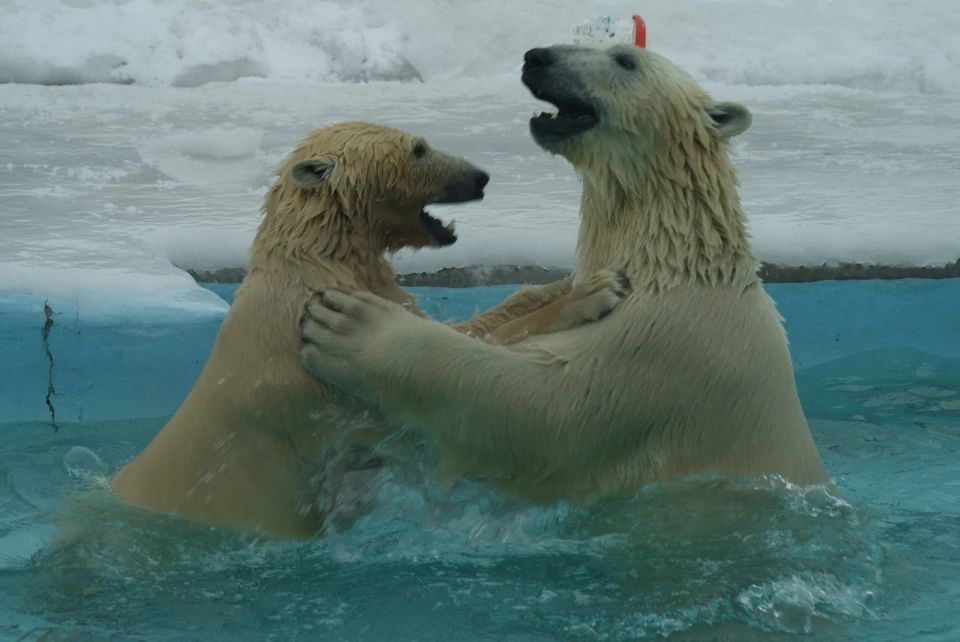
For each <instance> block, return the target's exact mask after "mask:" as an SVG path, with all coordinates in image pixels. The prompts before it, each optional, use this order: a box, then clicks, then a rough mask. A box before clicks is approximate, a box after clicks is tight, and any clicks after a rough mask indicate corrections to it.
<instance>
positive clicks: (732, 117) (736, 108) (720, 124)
mask: <svg viewBox="0 0 960 642" xmlns="http://www.w3.org/2000/svg"><path fill="white" fill-rule="evenodd" d="M707 114H708V115H709V116H710V118H711V120H713V124H714V125H716V127H717V131H718V132H719V133H720V135H721V136H725V137H727V138H733V137H734V136H739V135H740V134H742V133H743V132H745V131H747V130H748V129H750V125H751V124H752V123H753V114H751V113H750V110H749V109H747V108H746V107H744V106H743V105H741V104H740V103H714V104H713V105H711V106H709V107H707Z"/></svg>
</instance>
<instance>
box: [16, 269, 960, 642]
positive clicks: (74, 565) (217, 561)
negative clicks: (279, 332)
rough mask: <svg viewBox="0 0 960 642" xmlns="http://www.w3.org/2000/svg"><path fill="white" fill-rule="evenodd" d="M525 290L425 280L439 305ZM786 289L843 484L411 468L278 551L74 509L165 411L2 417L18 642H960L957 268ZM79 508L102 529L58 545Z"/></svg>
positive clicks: (815, 425)
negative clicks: (553, 494)
mask: <svg viewBox="0 0 960 642" xmlns="http://www.w3.org/2000/svg"><path fill="white" fill-rule="evenodd" d="M512 289H513V288H509V287H504V288H482V289H477V290H474V291H456V290H439V289H423V290H420V291H419V292H418V293H419V294H420V295H421V304H422V305H423V307H424V308H425V309H426V310H427V311H428V312H430V313H431V314H434V315H436V316H438V317H441V318H446V317H451V316H453V317H463V316H467V315H469V314H470V313H471V312H472V311H473V308H474V306H479V307H487V306H488V305H491V304H493V303H496V302H497V301H499V300H501V299H502V298H503V296H504V295H505V294H506V293H507V292H509V291H512ZM769 289H770V291H771V294H773V296H774V297H775V298H776V299H777V300H778V303H779V307H780V309H781V311H782V312H783V314H784V316H785V317H786V318H787V323H788V329H789V332H790V336H791V344H792V347H793V353H794V356H795V361H797V378H798V386H799V388H800V393H801V398H802V400H803V402H804V406H805V408H806V411H807V414H808V416H809V418H810V421H811V429H812V431H813V433H814V437H815V439H816V440H817V444H818V446H819V448H820V450H821V452H822V454H823V457H824V460H825V463H826V465H827V468H828V469H829V471H830V473H831V474H832V475H833V476H834V477H835V478H836V480H837V483H838V486H839V488H840V491H841V494H842V497H843V499H842V500H837V499H834V498H831V497H830V496H828V495H826V494H824V493H822V492H819V491H817V490H815V489H814V490H810V491H806V492H799V491H796V490H795V489H789V488H786V487H785V485H784V484H783V483H781V482H780V481H779V480H777V479H775V478H760V479H747V480H723V479H694V480H684V481H678V482H675V483H671V484H667V485H660V486H655V487H650V488H645V489H643V490H642V491H641V492H639V493H637V494H636V496H633V497H625V498H617V499H611V500H609V501H607V502H604V503H603V504H601V505H598V506H595V507H592V508H591V509H590V510H589V511H575V510H572V509H570V508H569V507H567V506H565V505H562V504H559V505H552V506H545V507H534V506H529V505H526V504H524V503H523V502H516V501H510V500H506V499H503V498H500V497H497V496H496V495H494V494H493V493H490V492H489V491H488V490H486V489H485V488H483V487H482V486H479V485H474V484H469V483H463V484H460V485H458V486H457V487H455V488H454V489H452V491H450V492H441V491H440V490H438V487H437V485H434V484H430V483H429V476H430V471H429V470H428V469H422V470H421V469H419V468H417V467H411V468H410V469H404V470H398V471H397V472H396V475H395V476H394V477H393V478H392V479H391V480H390V481H389V482H388V483H387V484H385V486H384V487H383V489H382V491H381V497H380V499H381V501H380V504H379V506H378V508H377V509H376V510H375V512H374V513H373V514H371V515H369V516H368V517H366V518H364V519H363V520H362V521H361V522H360V523H359V524H358V525H357V526H356V527H355V528H354V529H353V530H352V531H350V532H348V533H345V534H341V535H338V536H334V537H332V538H329V539H326V540H324V541H317V542H309V543H277V542H270V541H263V540H257V539H255V538H251V537H242V536H236V535H229V534H225V533H222V532H220V531H218V530H216V529H210V528H204V527H197V526H193V525H190V524H187V523H183V522H180V521H178V520H176V519H174V518H172V517H167V516H154V515H143V514H140V513H135V514H129V513H126V512H118V511H115V510H112V509H111V508H110V507H97V509H96V510H86V511H83V512H79V511H73V512H71V511H70V510H69V509H68V508H67V507H66V505H65V503H64V500H63V498H64V496H66V495H68V494H69V493H70V492H71V491H83V492H87V493H93V494H94V496H95V495H96V494H97V493H98V492H101V493H102V490H100V491H98V490H97V489H98V488H100V487H101V486H102V483H103V479H104V475H105V474H109V473H111V472H112V471H115V470H116V469H117V468H118V467H120V466H121V465H122V464H123V463H124V462H125V461H127V460H128V459H129V458H131V457H132V456H134V455H135V454H136V453H137V452H138V451H139V450H140V449H141V448H142V447H143V446H144V445H146V443H147V442H148V441H149V440H150V439H151V438H152V436H153V435H154V434H155V433H156V431H157V430H158V429H159V428H160V427H161V426H162V424H163V423H164V421H165V419H166V417H158V418H145V419H142V420H136V421H123V422H99V423H85V424H83V425H80V426H71V425H65V426H61V429H60V430H59V432H57V433H53V432H52V431H51V430H50V428H49V425H47V424H42V423H15V424H14V423H6V424H2V430H3V438H2V441H0V639H14V640H40V639H71V640H84V639H96V640H103V639H110V640H172V639H176V640H194V639H195V640H211V639H229V640H235V641H239V640H358V641H360V640H362V641H366V640H370V641H373V640H398V641H411V642H412V641H415V640H416V641H420V642H426V641H432V640H444V641H445V642H458V641H460V640H463V641H467V640H470V641H474V640H491V641H492V640H508V641H512V642H521V641H538V642H540V641H548V640H611V641H612V640H636V639H663V637H664V636H666V638H667V639H670V640H794V639H798V640H799V639H803V640H807V639H810V640H878V641H881V640H903V639H910V640H925V641H926V640H930V641H939V640H943V641H948V640H949V641H955V640H957V639H960V617H958V616H957V614H956V610H955V606H954V605H955V604H957V603H960V325H958V319H960V303H958V302H960V283H957V282H956V281H943V282H918V281H903V282H872V283H846V284H838V283H824V284H807V285H774V286H770V288H769ZM232 290H233V288H230V287H224V288H220V291H221V293H222V294H223V296H225V298H228V299H229V296H230V295H231V293H232ZM158 358H161V357H159V356H158ZM172 410H173V409H171V412H172ZM0 420H2V418H0ZM65 514H66V515H71V514H72V515H73V518H72V520H73V521H71V522H68V523H72V524H76V523H77V522H78V521H79V522H81V523H82V524H83V525H84V526H85V527H86V528H85V529H84V530H82V532H84V533H86V534H85V535H84V536H83V537H81V538H79V539H77V540H73V541H72V543H71V545H70V546H67V547H61V548H59V549H57V550H55V551H54V550H51V549H50V548H49V547H46V546H45V545H44V544H45V542H47V540H48V539H49V538H50V536H51V535H52V533H53V532H54V530H55V524H56V523H57V519H58V517H59V516H62V515H65ZM71 635H73V636H75V637H69V636H71ZM44 636H47V637H44ZM57 636H60V637H57Z"/></svg>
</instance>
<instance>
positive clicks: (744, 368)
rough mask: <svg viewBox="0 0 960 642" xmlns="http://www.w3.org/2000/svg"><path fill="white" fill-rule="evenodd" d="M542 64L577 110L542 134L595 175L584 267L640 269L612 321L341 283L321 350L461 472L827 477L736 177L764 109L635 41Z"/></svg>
mask: <svg viewBox="0 0 960 642" xmlns="http://www.w3.org/2000/svg"><path fill="white" fill-rule="evenodd" d="M523 82H524V84H525V85H526V86H527V87H528V88H529V89H530V91H531V92H532V93H533V95H534V96H535V97H537V98H539V99H541V100H544V101H546V102H549V103H552V104H553V105H554V106H556V108H557V110H558V112H557V113H556V114H547V113H544V114H541V115H540V116H539V117H534V118H533V119H532V120H531V121H530V130H531V133H532V135H533V138H534V139H535V141H536V142H537V143H538V144H539V145H540V147H542V148H543V149H544V150H546V151H548V152H550V153H553V154H559V155H561V156H563V157H564V158H566V159H567V160H568V161H569V162H570V163H571V164H572V165H573V167H574V168H575V169H576V171H577V172H578V173H579V174H580V175H581V176H582V178H583V194H582V200H581V208H580V216H581V227H580V232H579V238H578V240H577V255H576V264H575V268H574V277H573V278H574V282H575V283H577V282H580V281H582V280H583V279H585V278H587V276H588V275H590V274H592V273H593V272H594V271H596V270H598V269H600V268H613V269H618V270H619V269H622V270H623V271H624V272H625V273H626V275H627V276H628V277H629V278H630V280H631V282H632V284H633V291H632V293H631V294H630V295H629V296H628V297H627V299H626V300H625V301H624V302H623V303H622V304H621V305H620V306H619V307H618V308H616V309H615V310H614V311H613V312H612V314H610V315H609V316H608V317H607V318H606V319H605V320H603V321H601V322H599V323H597V324H592V325H589V326H584V327H582V328H579V329H575V330H571V331H569V332H564V333H560V334H555V335H551V336H543V337H536V338H532V339H530V340H527V341H524V342H522V343H521V344H519V345H516V346H512V347H497V346H491V345H484V344H482V343H480V342H475V341H474V342H471V341H470V340H469V339H467V338H466V337H463V336H462V335H458V334H457V333H456V332H454V331H453V330H451V329H450V328H447V327H444V326H442V325H440V324H438V323H433V322H430V321H427V320H423V319H418V318H415V317H413V316H411V315H408V314H404V312H403V309H402V308H400V307H399V306H397V305H396V304H393V303H390V302H388V301H385V300H384V299H382V298H380V297H377V296H374V295H371V294H366V293H362V292H353V293H342V292H332V291H328V292H326V293H325V294H324V296H323V297H322V298H319V299H315V300H314V301H312V302H311V303H310V304H309V306H308V318H307V320H306V322H305V323H304V324H303V335H304V338H305V341H306V342H307V343H306V344H305V345H304V347H303V348H302V350H301V356H302V359H303V363H304V366H305V367H306V369H307V370H308V371H310V372H311V373H312V374H314V375H315V376H317V377H319V378H321V379H323V380H325V381H327V382H329V383H331V384H333V385H335V386H337V387H339V388H341V389H343V390H344V391H346V392H348V393H350V394H352V395H355V396H357V397H359V398H360V399H362V400H363V401H365V402H366V403H367V404H369V405H370V406H371V407H375V408H378V409H379V410H380V411H382V412H383V414H384V415H385V416H387V417H389V418H390V419H391V420H394V421H405V422H408V423H409V424H410V425H412V426H415V427H418V428H419V429H422V430H423V431H424V433H425V434H426V435H428V436H429V437H430V438H431V440H432V442H433V443H435V444H436V446H437V448H438V451H439V453H440V457H441V461H442V463H443V464H444V466H445V467H446V469H447V470H448V471H450V472H451V473H453V474H466V475H473V476H484V477H487V478H490V479H491V481H492V482H493V483H495V484H496V485H497V486H498V487H499V488H500V489H501V490H505V491H508V492H513V493H518V494H521V495H523V496H527V497H530V498H534V499H542V500H553V499H559V498H564V499H568V500H571V501H573V502H576V503H581V502H589V501H591V500H595V499H597V498H599V497H602V496H604V495H607V494H611V493H616V492H618V491H630V490H634V489H637V488H639V487H641V486H643V485H645V484H648V483H650V482H654V481H659V480H667V479H671V478H678V477H683V476H688V475H694V474H708V473H715V474H721V475H725V476H730V477H736V476H748V475H760V474H768V473H773V474H780V475H782V476H784V477H785V478H786V479H788V480H789V481H791V482H793V483H795V484H800V485H808V484H816V483H823V482H827V481H828V476H827V473H826V470H825V469H824V466H823V463H822V461H821V459H820V455H819V453H818V452H817V448H816V446H815V444H814V442H813V439H812V437H811V435H810V431H809V428H808V426H807V422H806V419H805V417H804V414H803V410H802V408H801V406H800V401H799V399H798V396H797V391H796V385H795V381H794V375H793V369H792V367H791V361H790V354H789V350H788V346H787V338H786V334H785V332H784V329H783V326H782V319H781V317H780V316H779V314H778V313H777V311H776V309H775V306H774V302H773V301H772V300H771V298H770V297H769V296H768V295H767V293H766V292H765V290H764V287H763V284H762V282H761V280H760V278H759V277H758V276H757V268H758V261H757V259H756V258H755V257H754V254H753V252H752V250H751V247H750V242H749V237H748V234H747V231H746V225H745V219H744V215H743V213H742V211H741V207H740V200H739V196H738V193H737V187H738V180H737V176H736V171H735V169H734V166H733V163H732V162H731V159H730V149H729V139H730V138H731V137H733V136H736V135H738V134H741V133H743V132H744V131H746V130H747V128H748V127H749V126H750V124H751V122H752V116H751V114H750V112H749V111H748V110H747V109H746V108H745V107H744V106H742V105H739V104H735V103H721V102H715V101H713V100H712V99H711V98H710V97H709V96H708V95H707V94H706V92H705V91H704V90H702V89H701V88H700V87H699V86H698V85H697V83H696V82H695V81H694V80H693V79H692V78H691V77H690V76H689V75H688V74H686V73H685V72H684V71H683V70H681V69H679V68H678V67H676V66H675V65H674V64H672V63H671V62H669V61H668V60H666V59H664V58H662V57H661V56H659V55H657V54H655V53H653V52H651V51H648V50H645V49H640V48H637V47H634V46H631V45H616V46H613V47H608V48H581V47H572V46H554V47H549V48H539V49H533V50H530V51H528V52H527V54H526V55H525V63H524V67H523Z"/></svg>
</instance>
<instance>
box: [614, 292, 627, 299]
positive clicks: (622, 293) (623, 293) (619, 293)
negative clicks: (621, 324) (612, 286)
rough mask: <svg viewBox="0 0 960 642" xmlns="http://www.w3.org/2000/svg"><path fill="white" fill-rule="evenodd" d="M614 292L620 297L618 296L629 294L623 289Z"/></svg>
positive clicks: (622, 296)
mask: <svg viewBox="0 0 960 642" xmlns="http://www.w3.org/2000/svg"><path fill="white" fill-rule="evenodd" d="M614 294H616V295H617V297H618V298H621V299H622V298H624V297H625V296H627V293H626V292H624V291H623V290H616V291H615V292H614Z"/></svg>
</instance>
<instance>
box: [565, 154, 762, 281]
mask: <svg viewBox="0 0 960 642" xmlns="http://www.w3.org/2000/svg"><path fill="white" fill-rule="evenodd" d="M708 160H709V159H708ZM692 165H693V164H692V163H689V162H681V163H680V166H679V167H676V168H657V167H647V168H645V169H646V171H643V170H640V171H638V172H637V175H634V176H625V175H622V174H621V175H615V174H614V173H612V172H609V171H600V172H595V173H591V174H585V175H584V176H583V195H582V198H581V203H580V219H581V221H580V233H579V237H578V239H577V258H576V264H575V267H574V278H575V279H576V280H580V279H582V278H587V277H588V276H589V275H590V274H592V273H593V272H595V271H597V270H600V269H614V270H623V271H624V272H625V273H626V274H627V275H628V276H629V277H630V280H631V282H632V284H633V287H634V289H637V290H643V291H653V292H660V291H664V290H668V289H671V288H674V287H677V286H680V285H684V284H690V283H701V284H705V285H710V286H716V285H720V284H724V283H732V282H734V281H735V280H738V279H740V278H743V277H744V276H745V275H753V274H755V273H756V271H757V268H758V264H757V261H756V259H755V258H754V256H753V253H752V250H751V248H750V243H749V236H748V234H747V231H746V222H745V218H744V216H743V212H742V210H741V209H740V198H739V195H738V194H737V185H738V182H737V177H736V172H735V170H734V168H733V165H732V163H730V162H729V160H728V159H726V158H725V157H724V158H719V159H717V158H714V159H713V160H712V161H711V163H710V167H711V168H712V169H711V170H710V171H700V168H696V167H692ZM668 170H671V171H668Z"/></svg>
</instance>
